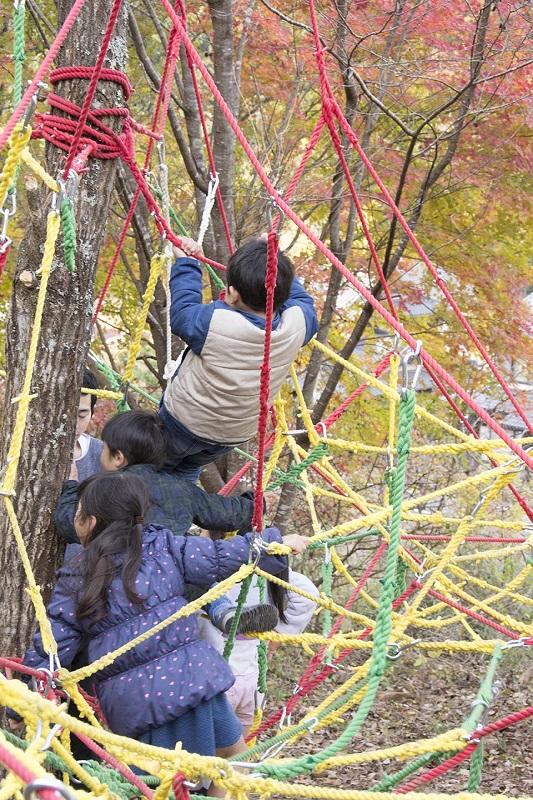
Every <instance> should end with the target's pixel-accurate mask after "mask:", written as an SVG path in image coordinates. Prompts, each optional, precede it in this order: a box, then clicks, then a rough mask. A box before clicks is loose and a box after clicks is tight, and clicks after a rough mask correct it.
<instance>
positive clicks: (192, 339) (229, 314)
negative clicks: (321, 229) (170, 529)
mask: <svg viewBox="0 0 533 800" xmlns="http://www.w3.org/2000/svg"><path fill="white" fill-rule="evenodd" d="M182 242H183V246H184V248H185V250H187V251H188V252H189V253H190V254H191V255H187V253H186V252H185V251H184V250H179V249H178V248H175V251H174V252H175V254H176V256H177V260H176V263H175V264H174V266H173V268H172V273H171V277H170V290H171V298H172V301H171V308H170V321H171V328H172V332H173V333H174V334H176V336H179V337H180V338H181V339H183V340H184V341H185V342H186V343H187V349H186V351H185V354H184V356H183V358H182V359H181V362H180V364H179V366H178V368H177V369H176V370H175V372H174V375H173V376H172V378H171V379H170V381H169V383H168V385H167V388H166V391H165V394H164V397H163V401H162V403H161V406H160V409H159V413H160V415H161V418H162V420H163V422H164V425H165V427H166V429H167V431H168V435H169V437H170V442H171V445H172V452H170V453H169V466H171V467H172V468H173V469H174V470H175V471H176V472H177V473H178V474H180V475H182V476H183V477H186V478H189V479H190V480H193V481H195V480H196V479H197V478H198V475H199V473H200V469H201V467H202V466H203V465H205V464H209V463H210V462H212V461H215V460H216V459H217V458H218V457H219V456H220V455H223V454H224V453H227V452H229V451H230V450H232V449H233V447H235V446H236V445H238V444H242V443H243V442H245V441H246V440H247V439H250V438H251V437H252V436H254V434H255V433H256V430H257V422H258V416H259V381H260V367H261V362H262V359H263V349H264V336H265V305H266V290H265V271H266V262H267V242H266V240H264V239H253V240H251V241H249V242H247V243H246V244H244V245H242V247H239V249H238V250H236V251H235V253H234V254H233V255H232V256H231V258H230V260H229V264H228V270H227V289H226V291H225V296H224V299H220V300H216V301H214V302H212V303H205V304H204V303H202V271H201V268H200V264H199V262H198V261H197V260H196V258H194V255H199V254H200V253H201V249H200V248H199V247H198V245H197V244H196V242H194V241H193V240H192V239H187V238H184V239H183V240H182ZM274 310H275V316H274V320H273V324H272V339H271V378H270V400H272V399H273V398H274V396H275V395H276V394H277V393H278V391H279V389H280V388H281V385H282V383H283V381H284V379H285V376H286V374H287V371H288V369H289V366H290V365H291V363H292V361H293V360H294V359H295V358H296V355H297V354H298V351H299V350H300V348H301V347H302V345H304V344H306V343H307V342H308V341H309V340H310V339H311V338H312V337H313V336H314V335H315V333H316V332H317V328H318V323H317V317H316V313H315V309H314V305H313V300H312V298H311V297H310V296H309V295H308V294H307V292H306V291H305V289H304V288H303V286H302V284H301V283H300V281H299V280H298V279H297V278H295V277H294V267H293V265H292V263H291V261H290V259H289V258H288V257H287V256H286V255H285V254H284V253H282V252H279V253H278V273H277V283H276V289H275V293H274Z"/></svg>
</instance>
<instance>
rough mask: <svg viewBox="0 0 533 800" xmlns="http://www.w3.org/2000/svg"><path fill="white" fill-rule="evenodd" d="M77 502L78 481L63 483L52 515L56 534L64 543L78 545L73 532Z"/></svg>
mask: <svg viewBox="0 0 533 800" xmlns="http://www.w3.org/2000/svg"><path fill="white" fill-rule="evenodd" d="M78 500H79V483H78V481H65V483H64V484H63V489H62V491H61V495H60V497H59V500H58V501H57V507H56V510H55V514H54V524H55V526H56V529H57V532H58V533H59V535H60V536H61V538H62V539H64V540H65V541H66V542H69V543H72V542H75V543H79V539H78V537H77V535H76V531H75V530H74V516H75V514H76V508H77V507H78Z"/></svg>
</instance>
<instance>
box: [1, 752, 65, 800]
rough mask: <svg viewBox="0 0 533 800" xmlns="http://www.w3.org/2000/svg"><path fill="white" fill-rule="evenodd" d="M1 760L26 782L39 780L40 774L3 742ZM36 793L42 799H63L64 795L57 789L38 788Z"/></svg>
mask: <svg viewBox="0 0 533 800" xmlns="http://www.w3.org/2000/svg"><path fill="white" fill-rule="evenodd" d="M0 762H1V763H2V764H3V765H4V767H5V768H6V769H7V770H8V771H9V772H13V773H14V774H15V775H17V777H19V778H20V779H21V780H22V781H24V783H26V784H28V783H32V781H34V780H37V777H38V776H37V775H36V774H35V773H34V772H32V771H31V770H29V769H28V768H27V767H26V766H25V765H24V764H23V763H22V762H21V761H19V759H18V758H17V757H16V755H15V754H14V753H12V752H11V751H10V750H8V749H7V747H6V746H5V745H3V744H0ZM36 794H38V795H39V797H40V798H41V799H42V800H62V796H61V795H60V794H59V792H57V791H55V789H38V790H36Z"/></svg>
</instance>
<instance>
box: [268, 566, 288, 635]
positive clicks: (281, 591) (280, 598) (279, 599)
mask: <svg viewBox="0 0 533 800" xmlns="http://www.w3.org/2000/svg"><path fill="white" fill-rule="evenodd" d="M276 577H278V578H281V580H282V581H285V582H286V583H288V582H289V568H288V567H285V569H284V570H282V572H280V573H279V574H278V575H277V576H276ZM267 586H268V594H269V595H270V602H271V603H272V605H273V606H276V608H277V609H278V614H279V618H280V621H281V622H287V617H286V616H285V609H286V608H287V589H285V587H284V586H280V585H279V584H277V583H274V581H268V582H267Z"/></svg>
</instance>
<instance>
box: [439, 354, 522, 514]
mask: <svg viewBox="0 0 533 800" xmlns="http://www.w3.org/2000/svg"><path fill="white" fill-rule="evenodd" d="M426 371H427V373H428V375H429V376H430V378H431V379H432V380H433V382H434V383H435V385H436V386H437V388H438V389H439V390H440V391H441V393H442V394H443V396H444V397H445V399H446V400H447V401H448V403H449V404H450V406H451V407H452V408H453V410H454V411H455V413H456V414H457V416H458V417H459V419H460V420H461V422H462V423H463V425H464V426H465V428H466V429H467V431H468V432H469V433H471V434H472V436H473V437H474V438H475V439H479V438H480V437H479V434H478V433H477V431H476V429H475V428H474V427H473V425H471V424H470V422H469V421H468V420H467V418H466V417H465V415H464V414H463V412H462V411H461V409H460V408H459V406H458V405H457V403H456V402H455V401H454V399H453V398H452V397H450V393H449V392H448V390H447V389H446V387H445V386H443V384H442V382H441V381H440V380H439V379H438V377H437V376H436V375H435V374H434V373H433V371H432V370H431V369H429V368H428V367H427V366H426ZM488 458H489V461H490V463H491V464H492V466H493V467H497V466H498V464H497V462H496V461H494V459H493V458H492V457H491V456H488ZM509 489H510V490H511V492H512V493H513V495H514V497H515V499H516V501H517V503H518V505H519V506H520V508H521V509H522V510H523V511H524V512H525V513H526V514H527V516H528V517H529V519H530V520H531V521H532V522H533V509H531V507H530V506H529V505H528V504H527V502H526V500H525V498H524V497H522V495H521V494H520V492H519V491H518V490H517V489H516V488H515V487H514V486H513V484H512V483H510V484H509Z"/></svg>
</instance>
